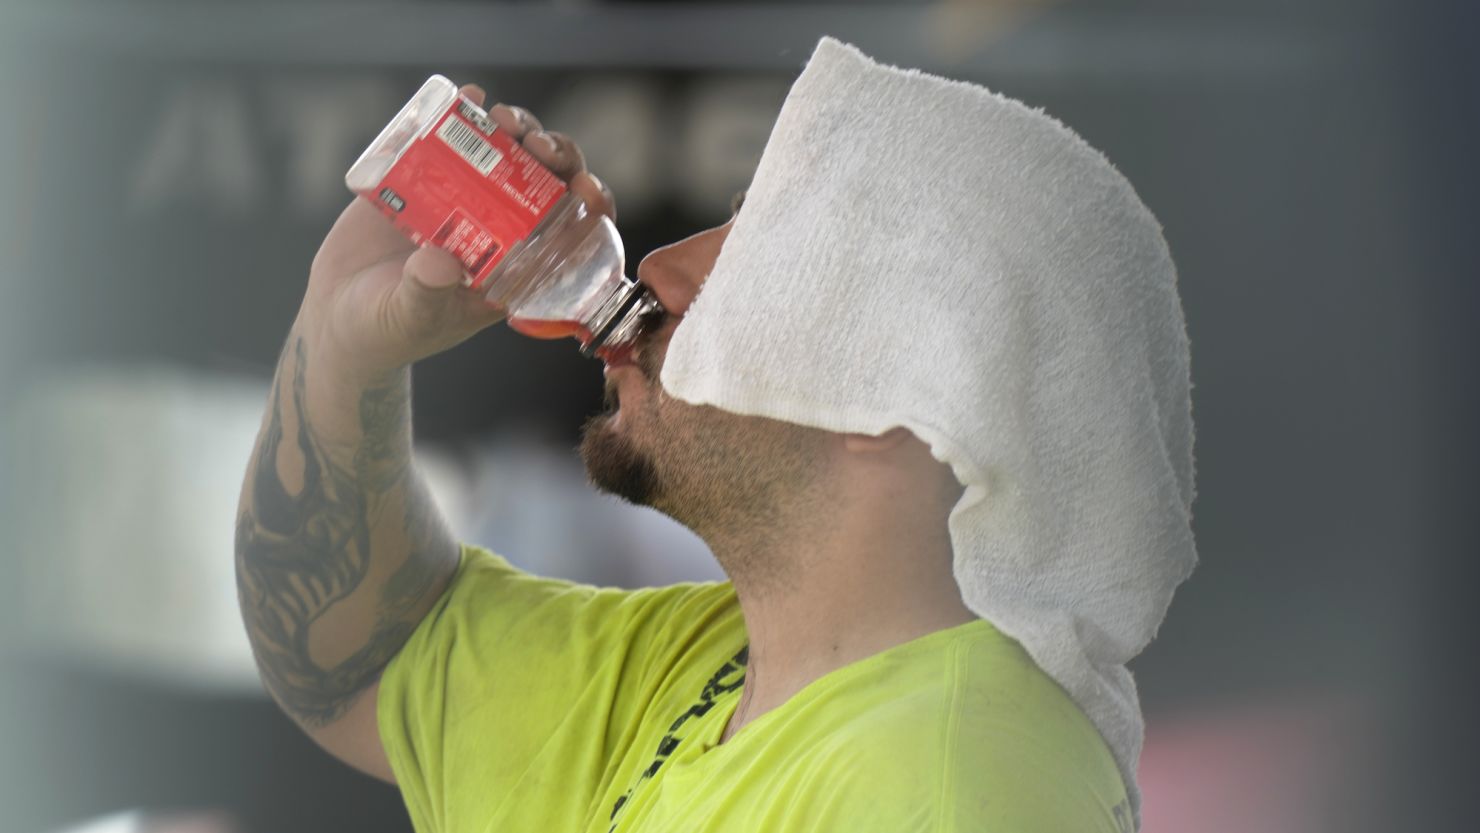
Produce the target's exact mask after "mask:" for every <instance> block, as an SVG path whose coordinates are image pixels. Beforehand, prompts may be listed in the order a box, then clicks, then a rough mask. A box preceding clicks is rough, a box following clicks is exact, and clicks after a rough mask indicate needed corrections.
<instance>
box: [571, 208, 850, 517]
mask: <svg viewBox="0 0 1480 833" xmlns="http://www.w3.org/2000/svg"><path fill="white" fill-rule="evenodd" d="M733 222H734V220H733V219H731V221H730V222H727V223H725V224H724V225H721V226H716V227H715V228H711V229H706V230H705V231H701V232H699V233H698V234H695V235H693V236H692V237H689V238H687V239H684V240H681V241H679V242H677V243H673V244H670V245H668V246H665V247H663V248H661V249H658V250H656V251H654V252H652V253H651V254H649V255H648V256H647V257H645V258H643V260H642V263H641V264H639V266H638V268H637V276H638V279H639V280H640V281H642V283H644V284H645V285H646V286H647V287H648V288H649V289H651V290H652V291H653V292H654V293H655V294H656V295H657V296H658V300H659V301H660V302H661V303H662V304H663V308H664V309H666V310H667V311H668V314H667V315H666V316H664V317H663V318H662V319H661V320H658V321H655V322H653V325H652V326H651V328H650V329H649V330H648V331H647V332H646V333H645V334H644V335H643V336H642V337H640V338H639V339H638V342H637V347H636V350H635V352H634V354H633V361H632V363H631V364H618V365H616V366H608V367H607V369H606V396H607V410H606V412H605V413H603V414H601V415H599V416H596V417H593V418H592V419H591V420H589V421H588V422H587V423H586V426H585V428H584V430H583V436H582V441H581V457H582V459H583V460H584V461H585V463H586V469H587V472H588V473H589V474H590V477H591V481H592V483H593V484H595V485H596V486H597V488H600V489H602V490H604V491H608V492H611V493H613V494H615V495H617V496H618V497H621V498H624V499H626V500H628V501H630V502H632V503H636V504H641V505H646V506H652V507H653V508H655V509H658V510H659V511H662V512H665V513H667V514H669V515H671V516H673V517H674V518H676V519H677V520H679V521H680V522H682V523H684V524H686V525H688V526H689V527H690V528H692V529H694V530H695V531H696V532H699V533H700V534H701V535H702V534H705V531H706V529H710V528H713V526H714V525H715V524H722V523H726V522H729V521H732V520H733V521H736V522H745V521H743V520H742V516H748V518H749V519H750V520H749V521H748V522H749V523H753V520H754V518H755V517H756V513H761V514H762V515H764V514H765V513H768V512H773V511H777V509H778V503H779V502H781V501H782V500H783V499H785V497H786V494H787V492H788V491H793V490H794V489H795V487H797V486H799V485H801V482H802V481H805V480H808V479H811V478H815V477H816V476H817V474H818V473H819V471H820V469H821V468H822V466H821V463H822V459H821V457H820V456H819V455H820V454H821V453H822V448H823V446H822V444H821V442H820V440H819V437H820V434H821V432H818V431H815V430H814V429H807V428H802V427H799V426H795V425H789V424H786V423H781V422H777V421H775V420H769V419H764V418H761V417H749V416H740V415H737V414H732V413H728V412H726V411H721V410H719V409H717V408H713V407H709V406H696V405H690V404H688V403H685V402H681V401H679V400H676V399H673V398H672V397H670V396H668V395H667V394H666V393H665V392H664V391H663V389H662V386H661V385H660V384H659V381H658V378H659V374H660V372H661V370H662V368H663V360H664V357H665V356H666V355H667V352H668V343H669V340H670V339H671V338H672V337H673V332H674V330H676V329H677V328H678V326H679V324H680V322H681V321H682V320H683V316H684V314H685V313H686V312H687V311H688V308H689V305H690V303H692V302H693V300H694V298H695V297H696V296H697V295H698V294H699V289H700V288H701V287H702V286H703V285H704V281H705V280H706V279H707V278H708V277H709V272H710V270H711V269H713V267H714V262H715V260H716V258H718V257H719V252H720V247H721V246H722V245H723V244H724V241H725V238H726V237H728V236H729V233H730V227H731V225H732V224H733Z"/></svg>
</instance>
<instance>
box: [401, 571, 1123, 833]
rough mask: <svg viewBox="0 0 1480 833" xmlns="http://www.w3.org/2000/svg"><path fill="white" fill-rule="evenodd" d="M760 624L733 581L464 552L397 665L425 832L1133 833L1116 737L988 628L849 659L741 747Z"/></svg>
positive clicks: (415, 807) (415, 799) (405, 789)
mask: <svg viewBox="0 0 1480 833" xmlns="http://www.w3.org/2000/svg"><path fill="white" fill-rule="evenodd" d="M746 646H747V637H746V632H745V625H744V621H743V620H742V618H741V616H740V608H739V605H738V603H737V602H736V600H735V593H734V589H733V587H732V585H731V584H730V583H729V582H698V583H683V584H675V585H671V586H668V587H660V588H646V589H640V590H624V589H620V588H610V587H607V588H598V587H594V586H591V585H584V584H577V583H573V582H569V581H564V580H559V579H550V578H542V577H537V576H534V575H531V574H529V573H526V572H523V571H521V570H519V569H517V568H515V567H513V566H511V565H510V564H509V563H508V562H507V561H505V560H504V559H503V558H501V557H499V556H496V555H493V554H491V553H489V552H487V551H486V550H482V549H478V548H476V547H464V548H463V555H462V563H461V565H460V566H459V568H458V573H457V575H456V576H455V578H454V579H453V582H452V585H451V586H450V587H449V588H448V591H447V592H446V593H445V594H444V595H443V597H442V599H441V600H439V601H438V603H437V605H436V606H435V607H434V608H432V610H431V612H430V613H429V614H428V615H427V617H426V618H425V619H424V620H423V621H422V622H421V624H420V625H419V626H418V627H417V629H416V632H415V633H414V634H413V635H412V637H411V639H410V641H409V642H408V643H407V644H406V646H405V647H404V648H403V649H402V650H401V652H400V653H399V654H398V655H397V656H396V658H395V659H394V660H392V662H391V663H390V665H389V666H388V667H387V668H386V671H385V674H384V676H383V678H382V680H381V686H380V700H379V704H378V717H379V725H380V734H381V741H382V743H383V744H384V747H385V752H386V756H387V757H388V758H389V760H390V763H391V767H392V769H393V770H394V771H395V774H396V778H397V781H398V783H399V784H400V787H401V792H402V795H403V796H404V798H405V801H406V806H407V808H408V809H409V811H410V814H411V819H412V822H413V824H414V825H415V827H416V830H417V831H418V833H525V832H526V831H528V833H566V831H569V832H570V833H803V831H805V833H816V831H832V830H837V831H843V830H848V831H853V830H868V831H888V833H968V831H969V832H970V833H983V831H1002V833H1038V831H1042V833H1067V832H1068V831H1074V832H1075V833H1095V831H1105V833H1124V831H1128V830H1130V829H1131V820H1130V813H1129V805H1128V804H1127V802H1126V794H1125V789H1124V785H1123V784H1122V783H1121V780H1120V776H1119V774H1118V772H1117V771H1116V768H1115V764H1114V761H1113V759H1112V758H1111V756H1110V752H1109V750H1108V749H1107V748H1106V746H1105V744H1104V742H1103V741H1102V740H1101V738H1100V735H1099V733H1098V732H1096V730H1095V728H1094V726H1093V724H1091V723H1090V722H1089V720H1088V718H1086V717H1085V716H1084V714H1083V712H1081V711H1080V710H1079V709H1078V708H1077V707H1076V706H1075V705H1074V704H1073V703H1072V702H1071V701H1070V700H1069V698H1068V696H1067V695H1066V694H1065V693H1064V691H1063V689H1062V688H1060V687H1059V686H1058V684H1057V683H1055V682H1054V681H1053V680H1052V679H1051V678H1050V677H1048V676H1047V675H1045V674H1044V673H1043V672H1042V671H1041V670H1039V669H1038V667H1037V666H1036V665H1035V664H1034V663H1033V662H1032V660H1031V659H1030V658H1029V657H1028V655H1027V654H1026V653H1025V652H1024V651H1023V649H1022V648H1021V647H1020V646H1019V645H1018V643H1017V642H1015V641H1013V640H1012V639H1009V638H1008V637H1006V636H1004V635H1003V634H1001V633H1000V632H998V631H997V630H996V629H995V628H993V627H992V626H991V625H990V624H988V623H987V622H986V621H983V620H977V621H973V622H970V623H967V624H965V625H960V626H957V627H953V628H948V629H946V630H942V631H936V632H935V633H931V634H928V635H926V636H924V637H921V638H919V639H915V640H913V641H911V642H906V643H904V644H901V645H897V646H895V647H893V648H890V649H888V650H886V651H883V652H882V653H879V654H875V655H874V656H871V657H868V658H867V659H864V660H861V661H859V662H856V663H853V664H852V665H848V666H846V667H844V668H840V669H838V670H836V671H833V672H831V673H829V674H827V675H825V676H823V677H821V678H819V679H817V680H815V681H813V682H812V683H811V684H810V685H808V686H807V687H806V688H804V689H803V690H802V691H801V692H799V693H798V694H796V695H795V696H793V697H792V698H791V699H790V700H788V701H787V702H786V703H784V704H782V705H781V706H779V707H777V708H775V709H773V710H771V711H769V712H766V713H764V714H762V715H760V716H759V717H757V718H756V719H755V720H753V721H751V722H750V723H749V724H748V725H746V726H745V727H744V728H742V729H741V730H740V731H739V732H738V733H737V734H736V735H735V736H734V737H733V738H731V739H730V740H729V741H727V742H725V743H724V744H723V745H717V744H716V742H717V741H718V739H719V737H720V734H721V733H722V732H723V730H724V727H725V725H726V724H727V723H728V722H729V719H730V716H731V715H732V714H733V713H734V711H735V707H736V705H737V703H738V701H739V696H740V692H741V687H742V685H741V684H742V680H743V678H744V673H745V668H744V662H745V659H746Z"/></svg>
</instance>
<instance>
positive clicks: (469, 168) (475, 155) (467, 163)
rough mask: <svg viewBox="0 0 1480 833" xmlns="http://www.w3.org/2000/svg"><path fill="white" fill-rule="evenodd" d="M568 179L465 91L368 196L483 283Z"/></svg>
mask: <svg viewBox="0 0 1480 833" xmlns="http://www.w3.org/2000/svg"><path fill="white" fill-rule="evenodd" d="M565 191H566V185H565V182H563V181H562V180H561V179H560V178H559V177H557V176H555V174H553V173H551V172H550V169H548V168H546V167H545V166H544V165H542V164H540V163H539V161H538V160H536V159H535V158H534V157H533V156H532V155H530V153H529V152H528V151H526V150H525V149H524V148H523V147H521V146H520V145H519V143H518V142H516V141H514V139H513V137H511V136H509V135H508V134H507V133H505V132H504V131H502V130H498V129H497V128H496V127H495V126H494V124H493V122H492V121H490V120H489V119H488V118H487V117H486V116H485V115H483V113H482V111H480V110H478V109H477V108H475V107H474V106H472V104H470V103H469V102H467V101H464V100H463V99H462V98H461V97H459V98H458V99H457V100H456V101H454V102H453V103H452V105H451V106H449V107H448V108H447V111H446V112H444V113H443V114H442V115H441V116H439V117H438V119H437V121H436V124H435V125H434V126H433V127H432V129H431V130H429V131H427V133H426V135H425V136H422V137H421V138H419V139H417V140H415V141H414V142H412V143H411V145H410V147H408V148H407V149H406V151H405V152H404V153H402V154H401V157H400V158H399V159H397V160H396V162H395V164H394V165H392V166H391V169H390V170H389V171H388V172H387V173H386V175H385V177H384V178H383V179H382V180H381V181H380V183H379V184H378V185H376V187H375V189H374V190H373V191H369V192H361V195H362V196H364V197H366V198H368V199H369V200H370V201H371V202H373V203H374V204H375V205H376V207H377V208H379V209H380V211H381V213H383V214H385V215H386V216H387V217H389V218H390V219H391V221H392V222H394V223H395V224H396V227H397V228H399V229H401V231H403V232H405V234H406V235H407V236H408V237H410V238H411V240H412V242H414V243H418V244H420V243H421V242H422V241H423V240H430V241H431V242H432V243H433V244H435V245H437V246H441V247H442V248H445V249H447V250H448V251H450V252H452V253H453V254H455V255H457V257H458V258H460V259H461V260H462V262H463V268H464V269H465V270H466V271H467V273H468V276H469V284H470V285H471V286H472V287H474V288H481V287H482V286H483V283H484V280H485V279H486V278H487V277H488V275H489V273H490V272H492V271H493V270H494V268H495V267H496V266H498V264H499V261H501V260H503V258H504V255H506V254H508V251H509V248H510V247H511V246H513V245H514V244H515V243H517V242H519V241H520V240H522V239H524V238H525V237H527V236H528V235H529V233H530V232H531V231H533V230H534V227H535V226H537V225H539V223H540V221H541V220H543V219H544V218H545V215H546V214H548V213H549V212H550V209H551V208H552V207H553V206H554V205H555V203H556V202H557V201H558V200H559V199H560V198H561V197H562V196H564V194H565Z"/></svg>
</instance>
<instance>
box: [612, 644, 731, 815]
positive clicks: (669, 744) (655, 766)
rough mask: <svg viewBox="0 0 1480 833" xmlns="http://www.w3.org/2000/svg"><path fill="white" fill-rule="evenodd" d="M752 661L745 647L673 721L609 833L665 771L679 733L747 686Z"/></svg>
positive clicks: (614, 811) (614, 808)
mask: <svg viewBox="0 0 1480 833" xmlns="http://www.w3.org/2000/svg"><path fill="white" fill-rule="evenodd" d="M749 660H750V646H749V645H746V646H745V647H744V648H741V649H740V653H738V654H736V655H735V656H734V658H732V659H731V660H730V661H729V662H727V663H725V664H724V665H721V666H720V668H719V670H718V671H716V672H714V676H713V677H710V678H709V682H707V683H705V684H704V690H703V691H702V692H700V693H699V702H697V703H695V704H694V705H692V706H689V707H688V708H687V709H685V710H684V712H683V714H680V715H679V716H678V719H676V720H674V721H673V725H672V726H669V727H668V733H667V734H665V735H663V739H662V740H660V741H658V754H657V755H655V756H654V757H653V762H652V763H651V764H648V767H647V769H644V770H643V771H642V774H641V775H639V776H638V777H637V783H635V784H633V785H632V786H631V787H629V788H628V789H627V792H625V793H623V794H622V797H621V798H619V799H617V803H616V804H615V805H613V806H612V815H611V822H612V826H611V828H610V829H609V830H608V831H607V833H613V832H614V831H615V830H616V829H617V813H618V812H620V811H621V809H622V806H623V805H624V804H626V803H627V799H629V798H631V797H632V793H634V792H636V791H637V788H638V787H640V786H642V782H644V781H646V780H648V779H649V778H652V777H653V776H654V775H657V774H658V770H659V769H662V767H663V762H664V761H666V760H668V756H670V755H672V754H673V751H674V750H675V749H677V748H678V745H679V744H680V743H682V742H683V738H682V737H680V736H679V735H678V730H679V729H681V728H682V727H683V725H684V724H685V723H687V722H689V721H690V720H692V719H693V718H696V717H703V716H704V715H706V714H708V713H709V710H710V709H712V708H714V701H715V698H717V697H719V696H720V695H721V694H726V693H728V692H731V691H734V690H735V689H737V688H739V687H740V686H742V685H744V684H745V663H746V662H748V661H749Z"/></svg>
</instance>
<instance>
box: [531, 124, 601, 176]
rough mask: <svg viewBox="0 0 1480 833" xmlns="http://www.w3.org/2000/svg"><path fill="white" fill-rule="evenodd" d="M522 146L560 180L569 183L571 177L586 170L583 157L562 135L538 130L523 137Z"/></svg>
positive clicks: (577, 148)
mask: <svg viewBox="0 0 1480 833" xmlns="http://www.w3.org/2000/svg"><path fill="white" fill-rule="evenodd" d="M523 144H524V149H525V150H527V151H529V152H530V153H532V154H534V158H536V159H538V160H540V163H541V164H542V165H544V166H545V167H547V168H549V169H550V170H552V171H554V172H555V175H556V176H558V177H560V178H561V179H564V180H566V181H569V180H570V179H571V177H574V176H575V175H576V174H578V173H580V172H581V171H584V170H586V157H585V155H584V154H582V153H581V149H580V148H579V147H577V146H576V143H575V142H574V141H572V140H571V138H570V137H569V136H567V135H565V134H564V133H557V132H556V131H554V130H538V131H535V132H534V133H531V134H529V135H528V136H525V137H524V143H523Z"/></svg>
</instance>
